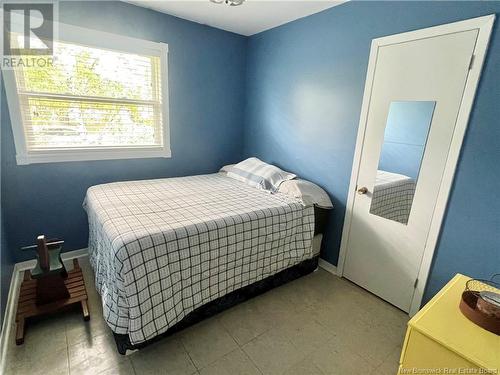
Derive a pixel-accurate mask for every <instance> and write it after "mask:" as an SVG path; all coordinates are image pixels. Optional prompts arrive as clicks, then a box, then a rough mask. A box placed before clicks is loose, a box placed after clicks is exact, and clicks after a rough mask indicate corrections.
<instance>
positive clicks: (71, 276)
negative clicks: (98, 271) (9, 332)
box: [16, 259, 90, 345]
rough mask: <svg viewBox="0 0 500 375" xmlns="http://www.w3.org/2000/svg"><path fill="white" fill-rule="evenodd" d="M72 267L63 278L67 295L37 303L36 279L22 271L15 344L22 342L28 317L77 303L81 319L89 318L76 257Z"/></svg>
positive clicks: (56, 310)
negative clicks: (79, 307) (22, 278)
mask: <svg viewBox="0 0 500 375" xmlns="http://www.w3.org/2000/svg"><path fill="white" fill-rule="evenodd" d="M73 266H74V267H73V269H72V270H71V271H69V272H68V275H67V277H66V278H65V279H64V285H65V287H66V288H67V290H68V292H69V297H67V298H64V299H60V300H57V301H55V302H50V303H46V304H38V305H37V279H33V278H32V277H31V272H30V271H25V272H24V280H23V282H22V284H21V290H20V292H19V300H18V305H17V314H16V323H17V329H16V344H17V345H21V344H22V343H23V342H24V333H25V327H26V321H27V320H29V319H30V318H33V317H36V316H40V315H46V314H51V313H54V312H58V311H60V310H63V309H65V308H67V307H68V306H71V305H74V304H79V305H81V308H82V314H83V319H84V320H85V321H87V320H89V319H90V313H89V307H88V296H87V290H86V289H85V282H84V280H83V273H82V269H81V268H80V264H79V263H78V260H77V259H74V260H73Z"/></svg>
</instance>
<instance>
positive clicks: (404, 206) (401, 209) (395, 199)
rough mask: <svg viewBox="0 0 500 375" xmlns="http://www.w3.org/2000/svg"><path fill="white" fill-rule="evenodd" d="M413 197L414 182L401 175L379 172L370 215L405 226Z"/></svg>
mask: <svg viewBox="0 0 500 375" xmlns="http://www.w3.org/2000/svg"><path fill="white" fill-rule="evenodd" d="M414 195H415V180H413V179H412V178H410V177H408V176H405V175H402V174H397V173H390V172H386V171H381V170H379V171H377V178H376V181H375V186H374V188H373V198H372V204H371V207H370V213H372V214H374V215H378V216H381V217H384V218H386V219H390V220H394V221H398V222H400V223H402V224H407V223H408V218H409V217H410V211H411V205H412V203H413V196H414Z"/></svg>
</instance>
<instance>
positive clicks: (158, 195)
mask: <svg viewBox="0 0 500 375" xmlns="http://www.w3.org/2000/svg"><path fill="white" fill-rule="evenodd" d="M84 207H85V209H86V211H87V214H88V219H89V232H90V233H89V256H90V262H91V265H92V267H93V269H94V272H95V282H96V288H97V289H98V291H99V293H100V294H101V297H102V303H103V312H104V317H105V319H106V321H107V323H108V325H109V326H110V327H111V329H112V330H113V331H114V332H115V333H119V334H128V335H129V337H130V340H131V342H132V344H138V343H140V342H143V341H145V340H148V339H150V338H153V337H154V336H156V335H158V334H161V333H163V332H165V331H166V330H167V329H168V328H170V327H171V326H173V325H174V324H176V323H177V322H179V321H180V320H181V319H182V318H183V317H184V316H186V315H187V314H188V313H189V312H191V311H193V310H194V309H196V308H197V307H199V306H201V305H203V304H205V303H208V302H210V301H212V300H214V299H216V298H218V297H221V296H223V295H225V294H227V293H230V292H231V291H233V290H236V289H239V288H241V287H244V286H246V285H249V284H251V283H253V282H256V281H259V280H262V279H264V278H266V277H268V276H270V275H273V274H275V273H277V272H279V271H282V270H284V269H286V268H289V267H291V266H293V265H295V264H298V263H300V262H301V261H303V260H305V259H308V258H311V257H312V256H313V253H312V249H311V247H312V246H311V243H312V238H313V232H314V210H313V207H304V206H303V205H302V204H301V203H300V202H299V201H298V200H296V199H295V198H291V197H288V196H286V195H284V194H280V193H277V194H269V193H267V192H266V191H262V190H258V189H255V188H254V187H251V186H248V185H246V184H244V183H242V182H239V181H236V180H233V179H231V178H228V177H226V176H223V175H222V174H211V175H200V176H192V177H182V178H168V179H158V180H146V181H132V182H117V183H111V184H104V185H97V186H93V187H91V188H89V189H88V191H87V196H86V198H85V202H84Z"/></svg>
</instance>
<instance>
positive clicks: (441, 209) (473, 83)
mask: <svg viewBox="0 0 500 375" xmlns="http://www.w3.org/2000/svg"><path fill="white" fill-rule="evenodd" d="M494 22H495V15H488V16H484V17H477V18H472V19H469V20H465V21H459V22H454V23H449V24H446V25H441V26H435V27H430V28H426V29H421V30H416V31H410V32H406V33H402V34H396V35H390V36H386V37H382V38H378V39H373V40H372V44H371V50H370V60H369V63H368V71H367V75H366V84H365V91H364V94H363V104H362V107H361V116H360V120H359V128H358V136H357V141H356V151H355V153H354V160H353V168H352V174H351V180H350V184H349V193H348V198H347V204H346V213H345V219H344V228H343V231H342V243H341V246H340V254H339V262H338V266H337V269H338V274H339V276H342V275H343V272H344V264H345V259H346V254H347V249H348V241H349V232H350V227H351V220H352V210H353V205H354V197H355V191H356V185H357V179H358V173H359V168H360V162H361V153H362V151H363V142H364V137H365V130H366V120H367V116H368V110H369V103H370V97H371V90H372V86H373V79H374V73H375V64H376V60H377V54H378V48H379V47H381V46H385V45H388V44H396V43H404V42H408V41H412V40H417V39H423V38H430V37H434V36H439V35H444V34H450V33H456V32H462V31H468V30H474V29H477V30H479V33H478V37H477V41H476V46H475V49H474V56H475V59H474V65H473V67H472V69H471V70H470V71H469V75H468V77H467V82H466V85H465V90H464V94H463V97H462V104H461V106H460V110H459V113H458V117H457V122H456V124H455V130H454V133H453V138H452V142H451V146H450V150H449V153H448V158H447V161H446V166H445V170H444V173H443V178H442V180H441V185H440V188H439V193H438V197H437V201H436V206H435V208H434V212H433V216H432V221H431V227H430V230H429V233H428V237H427V241H426V245H425V248H424V253H423V257H422V261H421V264H420V269H419V273H418V280H419V282H418V285H417V288H416V289H415V292H414V295H413V299H412V303H411V307H410V312H409V314H410V316H412V315H414V314H415V313H416V312H417V311H418V310H419V309H420V305H421V303H422V298H423V294H424V291H425V286H426V284H427V279H428V277H429V272H430V268H431V264H432V259H433V256H434V251H435V249H436V244H437V241H438V238H439V233H440V230H441V224H442V221H443V217H444V214H445V211H446V206H447V203H448V198H449V195H450V191H451V187H452V184H453V177H454V174H455V169H456V166H457V163H458V158H459V155H460V149H461V146H462V142H463V138H464V135H465V131H466V129H467V124H468V120H469V115H470V112H471V109H472V105H473V102H474V96H475V93H476V88H477V85H478V82H479V78H480V76H481V70H482V67H483V63H484V59H485V56H486V52H487V49H488V43H489V39H490V34H491V30H492V28H493V24H494Z"/></svg>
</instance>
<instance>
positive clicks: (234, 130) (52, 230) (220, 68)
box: [1, 1, 247, 261]
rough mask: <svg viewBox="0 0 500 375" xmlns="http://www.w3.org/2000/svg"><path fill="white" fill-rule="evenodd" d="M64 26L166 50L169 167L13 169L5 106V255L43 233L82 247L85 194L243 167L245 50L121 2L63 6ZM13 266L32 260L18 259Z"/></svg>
mask: <svg viewBox="0 0 500 375" xmlns="http://www.w3.org/2000/svg"><path fill="white" fill-rule="evenodd" d="M59 19H60V21H62V22H65V23H70V24H76V25H79V26H84V27H87V28H93V29H97V30H104V31H108V32H113V33H117V34H120V35H128V36H131V37H137V38H143V39H147V40H152V41H158V42H165V43H168V44H169V91H170V129H171V130H170V132H171V147H172V158H170V159H161V158H158V159H136V160H111V161H91V162H71V163H51V164H34V165H26V166H18V165H16V161H15V148H14V142H13V138H12V130H11V126H10V120H9V117H8V111H7V104H6V102H5V96H4V95H3V96H2V102H1V106H2V107H1V109H2V116H3V117H2V123H1V127H2V129H1V130H2V137H1V138H2V148H3V151H4V152H3V155H2V174H3V179H4V182H5V184H4V185H5V186H4V188H5V189H4V195H3V197H2V198H3V205H4V210H5V224H6V231H7V233H8V235H9V245H10V248H11V249H18V248H19V247H20V246H23V245H27V244H30V243H32V242H33V241H34V240H35V238H36V235H38V234H40V233H45V234H47V235H48V236H51V237H55V236H57V237H60V238H63V239H65V240H66V246H65V248H66V250H74V249H80V248H84V247H86V246H87V239H88V238H87V219H86V214H85V212H84V211H83V209H82V202H83V199H84V197H85V192H86V190H87V188H88V187H89V186H92V185H95V184H100V183H105V182H110V181H120V180H136V179H148V178H160V177H173V176H180V175H192V174H200V173H211V172H215V171H217V169H218V168H220V167H221V166H222V165H223V164H227V163H231V162H237V161H239V160H240V159H241V150H242V136H243V133H242V124H243V122H244V119H243V113H244V100H245V91H244V89H245V69H246V65H245V64H246V46H247V40H246V38H245V37H243V36H239V35H236V34H232V33H229V32H225V31H222V30H217V29H214V28H211V27H207V26H203V25H200V24H197V23H193V22H189V21H185V20H181V19H179V18H176V17H172V16H169V15H165V14H162V13H158V12H154V11H151V10H148V9H145V8H140V7H136V6H133V5H130V4H125V3H122V2H102V1H101V2H95V3H93V2H86V1H85V2H62V3H61V5H60V10H59ZM14 257H15V259H16V260H17V261H20V260H24V259H26V258H32V257H33V254H23V253H21V252H19V251H17V250H15V254H14Z"/></svg>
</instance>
